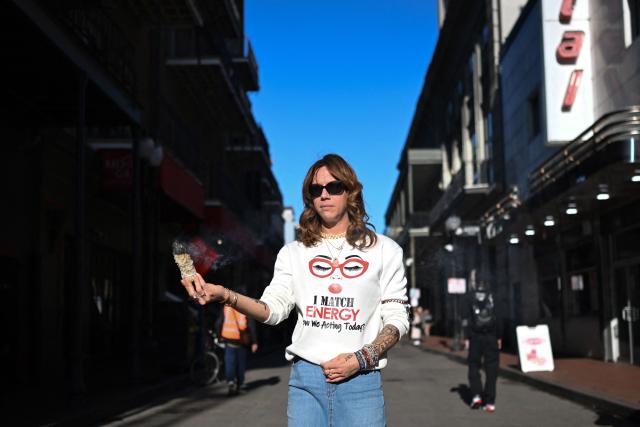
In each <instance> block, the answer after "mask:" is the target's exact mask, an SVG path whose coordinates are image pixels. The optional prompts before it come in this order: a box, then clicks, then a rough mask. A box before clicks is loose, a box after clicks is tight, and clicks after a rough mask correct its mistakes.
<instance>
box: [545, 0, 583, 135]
mask: <svg viewBox="0 0 640 427" xmlns="http://www.w3.org/2000/svg"><path fill="white" fill-rule="evenodd" d="M542 44H543V49H542V50H543V61H544V107H545V117H546V131H547V132H546V141H547V143H549V144H554V143H566V142H569V141H572V140H573V139H574V138H576V137H577V136H578V135H579V134H580V133H582V132H583V131H584V130H585V129H587V128H588V127H589V126H591V124H592V123H593V120H594V119H593V87H592V81H591V80H592V77H591V37H590V21H589V0H562V1H558V0H542Z"/></svg>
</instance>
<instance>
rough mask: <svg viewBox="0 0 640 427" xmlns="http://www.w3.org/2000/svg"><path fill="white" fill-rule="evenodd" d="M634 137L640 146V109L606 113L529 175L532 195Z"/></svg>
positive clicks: (634, 108) (637, 107)
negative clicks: (607, 148) (600, 152)
mask: <svg viewBox="0 0 640 427" xmlns="http://www.w3.org/2000/svg"><path fill="white" fill-rule="evenodd" d="M631 138H636V143H637V144H639V145H640V139H638V138H640V106H633V107H630V108H626V109H624V110H618V111H613V112H611V113H608V114H605V115H604V116H602V117H601V118H600V119H598V120H597V121H596V122H595V123H594V124H593V125H592V126H590V127H589V128H588V129H587V130H585V131H584V132H582V133H581V134H580V135H579V136H578V137H577V138H576V139H574V140H573V141H572V142H570V143H569V144H567V145H566V146H564V147H563V148H562V149H560V150H559V151H558V152H557V153H555V154H554V155H552V156H551V157H550V158H549V159H547V160H546V161H545V162H544V163H542V164H541V165H540V166H538V167H537V168H535V170H534V171H532V172H531V173H530V174H529V193H530V194H531V195H535V194H537V193H539V192H540V191H542V190H543V189H545V188H546V187H547V186H548V185H550V184H551V183H553V182H555V181H557V180H558V179H560V178H561V177H563V176H565V175H566V174H567V173H568V172H569V171H571V170H572V169H574V168H575V167H577V166H578V165H580V164H581V163H584V161H585V160H587V159H588V158H590V157H591V156H593V155H594V154H595V153H597V152H599V151H601V150H602V149H603V148H604V147H606V146H607V145H609V144H611V143H612V142H617V141H621V140H629V139H631Z"/></svg>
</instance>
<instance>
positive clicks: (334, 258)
mask: <svg viewBox="0 0 640 427" xmlns="http://www.w3.org/2000/svg"><path fill="white" fill-rule="evenodd" d="M324 244H325V246H326V247H327V250H328V251H329V255H331V265H333V266H334V267H337V266H338V265H340V259H339V257H340V254H341V253H342V248H344V244H345V242H342V244H341V245H340V246H338V247H337V248H336V247H335V246H333V245H329V241H328V240H326V239H325V240H324ZM329 246H333V249H336V250H337V251H338V253H337V254H336V255H335V256H333V252H332V251H331V248H330V247H329Z"/></svg>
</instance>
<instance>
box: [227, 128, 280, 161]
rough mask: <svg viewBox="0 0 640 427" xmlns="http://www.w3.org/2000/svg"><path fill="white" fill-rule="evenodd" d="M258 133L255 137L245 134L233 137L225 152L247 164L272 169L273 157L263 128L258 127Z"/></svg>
mask: <svg viewBox="0 0 640 427" xmlns="http://www.w3.org/2000/svg"><path fill="white" fill-rule="evenodd" d="M257 129H258V132H257V134H256V135H255V136H252V135H248V134H244V135H242V136H238V137H236V136H231V137H230V138H229V139H228V140H227V143H226V145H225V151H227V152H228V153H232V154H235V155H237V156H238V157H239V158H241V159H242V160H243V161H246V162H248V163H247V164H256V165H257V166H259V167H266V168H267V169H270V168H271V156H270V154H269V144H268V143H267V138H266V137H265V135H264V131H263V130H262V127H261V126H257Z"/></svg>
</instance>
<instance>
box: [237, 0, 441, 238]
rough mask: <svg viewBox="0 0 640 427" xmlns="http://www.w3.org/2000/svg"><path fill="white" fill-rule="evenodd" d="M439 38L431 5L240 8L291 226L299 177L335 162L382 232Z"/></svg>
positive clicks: (262, 4) (301, 2) (351, 2)
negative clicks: (352, 173)
mask: <svg viewBox="0 0 640 427" xmlns="http://www.w3.org/2000/svg"><path fill="white" fill-rule="evenodd" d="M437 32H438V25H437V10H436V4H435V0H402V1H389V0H367V1H365V0H346V1H345V0H342V1H336V0H325V1H308V0H245V33H246V34H247V36H248V37H250V38H251V42H252V44H253V48H254V51H255V53H256V57H257V60H258V66H259V73H260V85H261V89H260V92H257V93H254V94H252V95H251V99H252V101H253V111H254V114H255V117H256V119H257V120H258V121H259V122H260V123H261V124H262V126H263V128H264V131H265V134H266V136H267V140H268V141H269V144H270V150H271V158H272V160H273V171H274V173H275V176H276V179H277V180H278V183H279V184H280V190H281V191H282V194H283V197H284V203H285V205H289V206H293V208H294V213H295V215H296V218H297V217H299V216H300V213H301V212H302V197H301V193H300V191H301V184H302V179H303V178H304V174H305V173H306V171H307V169H308V168H309V166H311V164H312V163H313V162H314V161H316V160H317V159H319V158H320V157H322V155H324V154H326V153H330V152H334V153H338V154H340V155H342V156H343V157H344V158H345V159H346V160H347V161H348V162H349V163H351V165H352V166H353V167H354V168H355V170H356V173H357V174H358V178H359V179H360V181H361V182H362V183H363V185H364V197H365V203H366V208H367V212H368V213H369V216H370V217H371V222H372V223H373V224H374V225H375V226H376V229H377V230H378V232H383V231H384V213H385V211H386V208H387V204H388V203H389V198H390V196H391V191H392V190H393V186H394V184H395V181H396V178H397V176H398V172H397V169H396V165H397V163H398V160H399V159H400V151H401V150H402V146H403V145H404V142H405V139H406V136H407V133H408V131H409V126H410V124H411V119H412V117H413V113H414V111H415V105H416V101H417V99H418V96H419V94H420V90H421V88H422V83H423V81H424V76H425V73H426V70H427V67H428V64H429V61H430V60H431V55H432V52H433V49H434V46H435V43H436V40H437Z"/></svg>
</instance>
